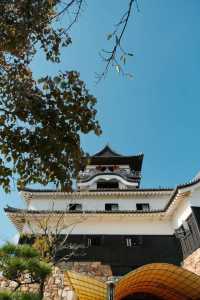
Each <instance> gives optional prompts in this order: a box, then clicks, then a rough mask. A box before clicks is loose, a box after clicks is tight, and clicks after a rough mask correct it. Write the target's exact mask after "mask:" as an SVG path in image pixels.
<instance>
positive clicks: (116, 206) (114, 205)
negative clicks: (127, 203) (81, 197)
mask: <svg viewBox="0 0 200 300" xmlns="http://www.w3.org/2000/svg"><path fill="white" fill-rule="evenodd" d="M118 209H119V204H117V203H106V204H105V210H106V211H115V210H118Z"/></svg>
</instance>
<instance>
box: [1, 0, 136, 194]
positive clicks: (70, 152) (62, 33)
mask: <svg viewBox="0 0 200 300" xmlns="http://www.w3.org/2000/svg"><path fill="white" fill-rule="evenodd" d="M83 3H84V1H83V0H68V1H65V2H64V1H61V0H42V1H37V0H32V1H30V0H10V1H1V2H0V36H1V41H0V185H1V186H2V187H3V188H4V190H5V191H6V192H9V191H10V186H11V180H14V182H15V181H16V180H17V185H18V187H19V188H20V189H23V188H24V186H25V185H27V184H29V183H36V182H38V183H41V184H47V183H49V182H54V183H55V184H56V185H57V186H58V187H59V188H61V190H69V189H70V188H71V183H72V181H71V180H72V179H74V178H75V177H76V175H77V172H78V171H79V169H80V167H81V164H82V163H81V158H82V157H83V154H84V153H83V149H82V148H81V145H80V134H81V133H84V134H87V133H89V132H94V133H95V134H97V135H99V134H100V133H101V129H100V126H99V124H98V122H97V121H96V110H95V104H96V99H95V97H93V96H92V95H91V94H90V93H89V91H88V90H87V89H86V87H85V84H84V83H83V81H81V80H80V76H79V73H78V72H77V71H67V72H64V73H60V74H58V75H56V76H53V77H50V76H44V77H43V78H41V79H39V80H36V79H35V78H34V77H33V74H32V71H31V68H30V64H31V62H32V60H33V58H34V57H35V54H36V53H37V51H38V50H41V51H42V52H43V53H44V59H46V60H48V61H50V62H52V63H59V62H60V51H61V48H62V47H67V46H68V45H70V44H71V42H72V40H71V38H70V36H69V34H68V32H69V30H70V29H71V27H72V25H73V24H75V23H76V22H77V20H78V18H79V15H80V12H81V10H82V7H83ZM134 3H135V4H136V7H137V0H128V9H127V11H125V13H124V14H123V15H122V17H121V18H120V21H119V22H118V23H117V24H116V26H115V29H114V31H113V32H112V33H110V34H109V35H108V36H107V39H108V40H110V41H112V43H113V46H112V49H111V50H109V51H107V50H102V51H101V57H102V59H103V61H104V62H105V70H104V71H103V72H102V73H100V74H98V75H97V81H99V80H101V79H102V78H104V77H105V76H106V74H107V72H108V70H109V68H110V66H114V67H115V68H116V70H117V72H118V73H122V74H125V75H128V77H131V76H132V75H131V74H129V73H125V72H124V71H123V66H124V64H125V63H126V60H127V58H128V57H130V56H132V54H131V53H128V52H127V51H125V50H124V48H123V47H122V38H123V36H124V33H125V30H126V27H127V24H128V21H129V18H130V15H131V11H132V9H133V4H134ZM64 14H67V15H70V16H71V23H70V24H69V26H65V27H64V28H63V27H61V25H60V24H61V22H60V18H61V16H64Z"/></svg>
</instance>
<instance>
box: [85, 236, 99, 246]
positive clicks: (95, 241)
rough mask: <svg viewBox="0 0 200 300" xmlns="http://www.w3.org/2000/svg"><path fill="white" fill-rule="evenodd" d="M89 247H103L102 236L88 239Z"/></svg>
mask: <svg viewBox="0 0 200 300" xmlns="http://www.w3.org/2000/svg"><path fill="white" fill-rule="evenodd" d="M87 245H88V247H92V246H101V236H98V235H97V236H92V237H89V238H88V239H87Z"/></svg>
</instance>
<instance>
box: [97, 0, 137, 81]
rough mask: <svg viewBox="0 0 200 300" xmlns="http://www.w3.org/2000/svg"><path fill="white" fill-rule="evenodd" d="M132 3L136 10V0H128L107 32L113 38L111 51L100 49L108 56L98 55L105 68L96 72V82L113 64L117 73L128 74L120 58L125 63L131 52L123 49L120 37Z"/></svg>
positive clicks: (128, 17) (125, 26) (103, 76)
mask: <svg viewBox="0 0 200 300" xmlns="http://www.w3.org/2000/svg"><path fill="white" fill-rule="evenodd" d="M134 3H135V4H136V8H137V10H138V3H137V0H129V5H128V10H127V11H126V12H125V13H124V14H123V15H122V17H121V19H120V21H119V22H118V23H117V24H116V25H115V26H116V28H115V30H114V31H113V32H112V33H111V34H109V35H108V37H107V39H111V38H114V39H115V42H114V46H113V48H112V50H111V51H107V50H105V49H103V50H102V51H101V52H102V53H104V54H108V56H106V57H105V56H103V55H100V56H101V58H102V59H103V61H104V62H105V68H104V70H103V72H102V73H100V74H96V78H97V81H96V82H97V83H99V82H100V81H101V80H102V79H103V78H105V77H106V75H107V73H108V71H109V68H110V67H111V66H114V67H115V68H116V70H117V72H118V73H120V72H121V73H122V74H123V75H130V74H126V73H125V72H124V71H123V67H122V64H121V62H120V60H123V62H122V63H123V64H125V62H126V56H132V53H128V52H126V51H125V50H124V49H123V47H122V45H121V42H122V38H123V36H124V34H125V31H126V28H127V24H128V21H129V19H130V15H131V11H132V9H133V4H134ZM118 32H119V34H118ZM118 52H120V53H121V57H120V58H118V55H119V53H118Z"/></svg>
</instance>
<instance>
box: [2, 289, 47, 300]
mask: <svg viewBox="0 0 200 300" xmlns="http://www.w3.org/2000/svg"><path fill="white" fill-rule="evenodd" d="M41 299H42V298H41V296H40V295H39V294H33V293H21V292H15V293H11V292H7V291H3V292H0V300H41Z"/></svg>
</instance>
